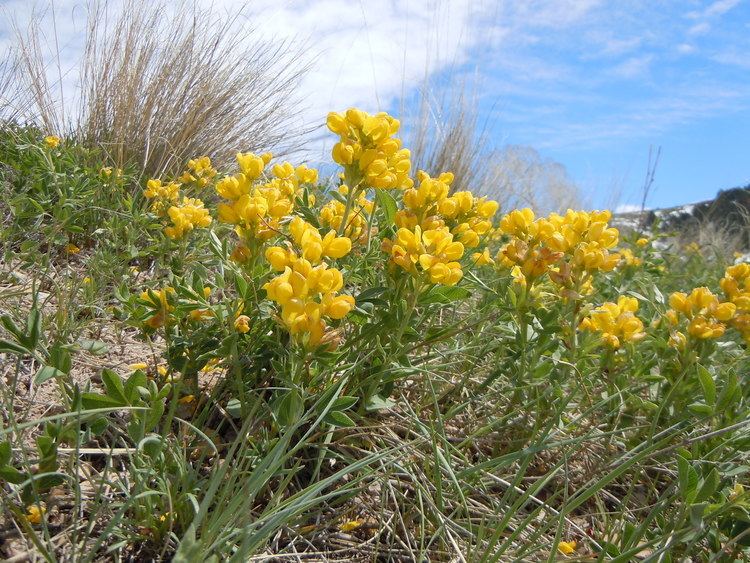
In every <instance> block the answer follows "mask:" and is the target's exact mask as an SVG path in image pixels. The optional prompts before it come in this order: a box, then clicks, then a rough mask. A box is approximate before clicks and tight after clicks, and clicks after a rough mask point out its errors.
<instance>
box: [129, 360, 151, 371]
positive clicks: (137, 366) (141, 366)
mask: <svg viewBox="0 0 750 563" xmlns="http://www.w3.org/2000/svg"><path fill="white" fill-rule="evenodd" d="M147 368H148V364H145V363H143V362H137V363H135V364H130V365H129V366H128V369H129V370H130V371H138V370H145V369H147Z"/></svg>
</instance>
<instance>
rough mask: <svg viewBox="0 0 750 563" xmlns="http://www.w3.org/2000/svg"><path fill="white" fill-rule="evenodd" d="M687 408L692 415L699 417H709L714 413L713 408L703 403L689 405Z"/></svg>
mask: <svg viewBox="0 0 750 563" xmlns="http://www.w3.org/2000/svg"><path fill="white" fill-rule="evenodd" d="M687 408H688V410H689V411H690V412H692V413H693V414H699V415H704V416H708V415H711V414H713V412H714V409H713V407H711V406H710V405H706V404H704V403H690V404H689V405H688V407H687Z"/></svg>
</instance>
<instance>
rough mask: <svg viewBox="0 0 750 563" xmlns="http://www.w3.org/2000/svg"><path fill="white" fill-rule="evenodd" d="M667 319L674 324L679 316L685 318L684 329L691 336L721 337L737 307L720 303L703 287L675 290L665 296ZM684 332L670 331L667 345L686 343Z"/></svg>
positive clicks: (682, 345) (701, 337)
mask: <svg viewBox="0 0 750 563" xmlns="http://www.w3.org/2000/svg"><path fill="white" fill-rule="evenodd" d="M669 306H670V307H671V309H669V310H668V311H667V312H666V318H667V321H669V323H670V324H671V325H672V326H673V327H677V326H678V325H679V324H680V320H681V317H684V318H685V319H686V321H687V332H688V334H689V335H690V336H692V337H693V338H698V339H701V340H706V339H713V338H719V337H721V336H722V335H723V334H724V332H725V330H726V323H727V322H728V321H731V320H732V318H733V317H734V315H735V312H736V310H737V306H736V305H735V304H734V303H731V302H720V301H719V298H718V297H717V296H716V295H714V294H713V293H712V292H711V290H709V289H708V288H707V287H696V288H695V289H693V290H692V291H691V292H690V293H689V294H686V293H683V292H676V293H673V294H672V295H670V296H669ZM686 342H687V339H686V337H685V334H684V333H683V332H681V331H679V330H675V331H672V335H671V338H670V344H671V345H672V346H674V347H678V348H682V347H684V345H685V344H686Z"/></svg>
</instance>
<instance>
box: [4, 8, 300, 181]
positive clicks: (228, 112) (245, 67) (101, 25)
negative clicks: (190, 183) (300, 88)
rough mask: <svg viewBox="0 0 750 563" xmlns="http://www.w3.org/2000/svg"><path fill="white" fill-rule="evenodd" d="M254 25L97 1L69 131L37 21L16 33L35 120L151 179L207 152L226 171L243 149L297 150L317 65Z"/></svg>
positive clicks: (233, 17)
mask: <svg viewBox="0 0 750 563" xmlns="http://www.w3.org/2000/svg"><path fill="white" fill-rule="evenodd" d="M249 21H250V18H249V17H246V14H245V12H244V11H243V10H241V9H240V10H239V11H236V12H233V13H232V14H220V13H218V12H217V11H216V10H210V9H208V10H204V9H201V8H199V7H198V6H197V5H196V4H195V3H194V2H190V1H185V2H182V3H180V4H179V5H176V6H175V5H173V4H171V3H161V2H157V3H153V2H146V1H145V0H129V1H127V2H126V3H125V5H124V6H123V8H122V9H121V10H114V9H113V8H111V7H107V6H106V5H105V4H104V3H92V4H91V5H89V7H88V11H87V13H86V28H85V32H84V33H85V43H84V44H85V47H84V50H83V55H82V57H81V61H80V69H79V76H78V82H79V86H80V96H79V98H80V99H79V104H78V107H76V108H74V110H73V114H74V117H73V119H72V121H71V122H70V123H65V122H64V111H69V110H70V108H66V106H65V101H66V100H64V99H63V94H65V96H66V97H67V98H68V100H67V101H68V103H69V104H70V94H69V93H68V92H63V91H62V89H58V88H56V85H54V84H51V83H50V72H48V66H49V65H48V57H46V56H45V52H46V50H45V49H44V47H45V39H44V37H45V34H44V33H43V30H42V27H41V26H42V17H40V16H39V14H37V15H36V16H35V17H34V18H33V19H32V22H31V24H30V25H29V27H28V29H27V30H25V31H21V30H20V29H19V27H18V26H16V34H17V42H18V46H19V49H18V64H19V65H20V68H21V70H22V72H21V73H19V74H18V75H17V76H18V77H19V78H20V80H21V84H20V86H21V87H22V89H23V90H24V92H25V94H26V98H27V107H28V109H27V113H28V115H30V116H31V117H33V118H34V120H35V121H37V122H38V123H39V124H40V125H41V126H43V127H44V128H45V130H47V131H55V132H67V133H69V134H72V135H74V136H76V137H77V138H78V140H80V141H82V142H85V143H88V144H95V145H100V146H102V147H104V149H105V150H106V151H107V152H108V153H109V154H111V156H112V159H113V161H114V162H115V163H116V164H118V165H123V164H126V163H131V162H132V163H137V164H138V165H140V166H142V167H143V168H144V169H145V171H146V172H148V173H150V174H160V173H163V172H165V171H174V170H175V169H177V168H179V167H180V166H181V165H182V164H183V163H184V160H185V159H187V158H190V157H192V156H195V155H200V154H208V155H210V156H212V157H214V158H215V159H217V161H218V162H219V163H222V162H223V161H226V160H227V159H228V158H230V157H231V154H232V153H233V152H234V151H236V150H237V149H240V150H243V151H262V150H268V149H271V148H273V149H275V150H276V151H277V152H290V151H292V150H293V149H295V148H297V144H298V143H299V142H300V139H301V135H302V133H303V128H302V127H300V126H299V125H298V123H299V121H300V119H299V111H298V105H297V100H296V98H295V89H296V86H297V84H298V81H299V79H300V77H301V76H302V75H303V73H304V72H305V71H306V69H307V66H308V62H309V61H308V62H306V61H305V60H304V58H303V56H302V54H301V51H300V50H299V49H298V48H297V47H296V46H295V45H292V44H290V43H288V42H272V41H268V40H265V39H262V38H260V35H259V34H258V33H257V30H256V29H254V28H252V27H249ZM53 52H54V50H53ZM57 53H58V58H59V50H58V51H57ZM58 69H59V68H58ZM52 74H54V73H52ZM58 75H59V76H60V78H62V73H58ZM58 90H59V91H60V94H59V98H53V97H52V96H53V93H54V92H57V91H58Z"/></svg>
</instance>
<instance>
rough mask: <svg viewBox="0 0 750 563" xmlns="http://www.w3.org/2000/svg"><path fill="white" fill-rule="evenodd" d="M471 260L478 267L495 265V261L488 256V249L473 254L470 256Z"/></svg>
mask: <svg viewBox="0 0 750 563" xmlns="http://www.w3.org/2000/svg"><path fill="white" fill-rule="evenodd" d="M471 260H472V262H474V264H475V265H476V266H478V267H481V266H487V265H490V264H494V263H495V261H494V260H493V259H492V257H491V256H490V250H489V248H485V249H484V251H482V252H475V253H474V254H472V255H471Z"/></svg>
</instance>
